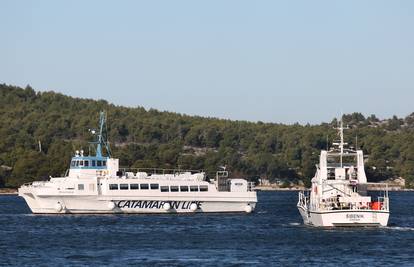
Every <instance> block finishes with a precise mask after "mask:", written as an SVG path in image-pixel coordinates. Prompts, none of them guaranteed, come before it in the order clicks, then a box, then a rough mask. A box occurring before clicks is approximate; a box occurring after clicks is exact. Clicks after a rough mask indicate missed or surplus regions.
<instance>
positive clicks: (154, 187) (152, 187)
mask: <svg viewBox="0 0 414 267" xmlns="http://www.w3.org/2000/svg"><path fill="white" fill-rule="evenodd" d="M158 188H159V185H158V184H151V189H158Z"/></svg>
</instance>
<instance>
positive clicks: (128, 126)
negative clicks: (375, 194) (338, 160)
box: [0, 84, 414, 187]
mask: <svg viewBox="0 0 414 267" xmlns="http://www.w3.org/2000/svg"><path fill="white" fill-rule="evenodd" d="M101 110H104V111H106V112H107V117H108V131H109V141H110V143H111V148H112V152H113V155H114V156H115V157H117V158H119V159H120V165H121V166H132V167H165V168H175V167H180V168H190V169H204V170H206V171H207V173H208V174H210V175H212V174H213V173H215V171H216V170H217V169H218V167H219V166H223V165H226V166H227V167H228V169H229V170H230V172H231V175H232V176H244V177H247V178H249V179H251V180H255V179H257V178H259V177H262V178H268V179H270V180H276V179H277V180H282V181H291V182H299V181H303V182H304V183H305V184H308V183H309V180H310V177H312V176H313V174H314V172H315V167H314V166H315V164H316V163H317V162H318V157H319V153H320V150H321V149H325V148H326V147H327V140H330V141H329V142H331V141H332V140H333V139H335V138H336V131H335V130H334V129H333V127H334V126H336V123H337V122H336V120H333V121H332V122H330V123H324V124H321V125H315V126H310V125H305V126H303V125H299V124H295V125H283V124H274V123H262V122H257V123H253V122H246V121H230V120H222V119H215V118H202V117H195V116H186V115H181V114H177V113H171V112H160V111H157V110H152V109H150V110H145V109H144V108H142V107H138V108H126V107H121V106H116V105H113V104H110V103H108V102H106V101H104V100H100V101H95V100H89V99H81V98H72V97H68V96H65V95H62V94H58V93H54V92H36V91H34V90H33V89H32V88H30V87H29V86H28V87H26V88H25V89H22V88H18V87H14V86H8V85H5V84H3V85H0V122H1V127H0V166H1V167H0V187H2V186H7V187H17V186H19V185H20V184H22V183H24V182H28V181H32V180H34V179H36V180H38V179H46V178H47V177H48V176H49V175H51V176H58V175H61V174H62V173H64V172H65V170H66V169H67V168H68V163H69V160H70V157H71V156H72V155H73V152H74V151H75V150H76V149H84V150H85V151H87V149H88V144H87V141H88V140H91V136H90V133H89V131H88V129H91V128H96V127H97V123H98V117H99V111H101ZM343 119H344V122H345V124H348V125H349V126H350V127H351V129H350V130H348V131H347V132H346V137H347V141H348V143H350V144H352V145H354V146H356V145H357V146H358V147H359V148H362V149H363V150H364V152H365V153H366V154H367V155H368V160H367V167H368V168H367V174H368V176H369V178H368V179H369V180H371V181H377V180H383V179H386V178H389V177H395V176H402V177H404V178H405V179H406V180H407V184H408V185H409V186H411V187H412V186H414V114H412V115H411V116H408V117H406V118H404V119H400V118H397V117H393V118H392V119H389V120H384V121H379V120H378V119H377V118H376V117H375V116H373V115H372V116H370V117H368V118H365V117H364V116H363V115H362V114H360V113H354V114H351V115H344V117H343ZM356 136H358V139H357V140H358V141H357V144H356V141H355V140H356V138H355V137H356ZM39 141H40V143H41V151H39Z"/></svg>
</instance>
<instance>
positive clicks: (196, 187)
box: [190, 185, 198, 192]
mask: <svg viewBox="0 0 414 267" xmlns="http://www.w3.org/2000/svg"><path fill="white" fill-rule="evenodd" d="M190 191H191V192H198V186H197V185H192V186H190Z"/></svg>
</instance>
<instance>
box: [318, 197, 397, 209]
mask: <svg viewBox="0 0 414 267" xmlns="http://www.w3.org/2000/svg"><path fill="white" fill-rule="evenodd" d="M314 206H315V207H318V209H319V210H367V211H372V210H377V211H388V210H389V199H388V197H386V196H381V197H376V198H372V199H371V202H360V201H349V202H340V201H339V199H338V198H337V197H333V198H327V199H322V200H320V201H319V205H314Z"/></svg>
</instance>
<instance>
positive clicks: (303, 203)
mask: <svg viewBox="0 0 414 267" xmlns="http://www.w3.org/2000/svg"><path fill="white" fill-rule="evenodd" d="M308 204H309V196H307V195H306V194H305V192H304V191H301V192H299V200H298V204H297V205H298V206H300V207H304V208H305V207H307V206H308Z"/></svg>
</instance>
